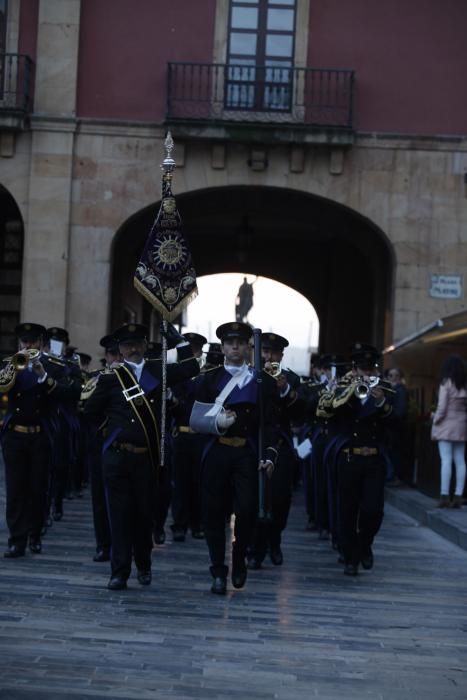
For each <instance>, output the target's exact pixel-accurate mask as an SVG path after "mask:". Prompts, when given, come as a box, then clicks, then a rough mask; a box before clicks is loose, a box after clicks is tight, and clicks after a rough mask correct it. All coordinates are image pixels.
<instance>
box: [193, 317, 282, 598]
mask: <svg viewBox="0 0 467 700" xmlns="http://www.w3.org/2000/svg"><path fill="white" fill-rule="evenodd" d="M216 335H217V337H218V338H219V339H220V341H221V344H222V350H223V352H224V355H225V359H224V365H223V366H219V367H217V368H215V369H212V370H210V371H208V372H206V374H204V376H203V377H202V378H201V379H200V380H199V382H198V383H197V390H196V399H197V402H200V403H201V404H203V403H204V404H206V403H207V404H216V400H217V405H218V406H221V405H224V410H222V411H220V412H218V414H217V415H216V416H214V417H213V416H210V415H208V413H207V414H206V416H203V417H202V418H201V419H199V420H195V418H196V409H197V402H195V404H194V407H193V411H192V415H191V419H190V425H191V427H192V428H194V429H195V430H197V431H199V432H203V433H206V434H209V440H208V441H207V444H206V447H205V450H204V455H203V463H202V471H201V499H202V519H203V524H204V532H205V536H206V541H207V545H208V549H209V554H210V559H211V567H210V572H211V576H212V585H211V592H212V593H215V594H220V595H223V594H225V593H226V590H227V573H228V568H227V566H226V564H225V549H226V534H225V518H226V514H227V513H230V512H231V508H232V504H233V509H234V512H235V529H234V537H235V540H234V542H233V546H232V571H231V577H232V585H233V586H234V588H243V586H244V585H245V582H246V578H247V567H246V553H247V548H248V545H249V544H250V542H251V538H252V534H253V528H254V526H255V522H256V516H257V512H258V467H259V468H260V469H268V470H269V471H270V470H271V469H272V468H273V465H274V462H275V460H276V457H277V449H276V446H277V443H278V439H279V436H278V434H277V431H276V426H275V420H274V417H273V411H274V406H275V404H276V396H277V387H276V383H275V381H274V380H273V379H272V378H271V377H270V376H269V375H268V374H266V373H265V372H263V373H262V374H263V375H264V381H263V404H264V444H265V445H266V450H265V459H264V461H262V460H260V459H259V456H258V454H257V445H256V443H257V437H258V427H259V413H258V386H257V383H256V382H255V381H254V374H253V370H252V369H251V368H249V367H248V364H247V361H248V359H249V355H250V346H249V342H248V341H249V339H250V338H251V336H252V330H251V328H250V326H248V325H247V324H246V323H224V324H222V325H221V326H219V327H218V328H217V330H216ZM201 408H202V406H201Z"/></svg>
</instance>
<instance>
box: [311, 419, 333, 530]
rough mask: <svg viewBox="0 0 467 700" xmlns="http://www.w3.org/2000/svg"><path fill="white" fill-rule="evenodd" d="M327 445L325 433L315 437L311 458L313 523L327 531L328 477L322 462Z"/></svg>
mask: <svg viewBox="0 0 467 700" xmlns="http://www.w3.org/2000/svg"><path fill="white" fill-rule="evenodd" d="M327 443H328V436H327V435H326V434H325V433H320V434H319V435H317V436H316V437H315V439H314V440H313V452H312V456H311V469H312V473H313V496H314V513H315V523H316V526H317V527H318V529H319V530H329V508H328V475H327V469H326V464H325V462H324V452H325V450H326V445H327Z"/></svg>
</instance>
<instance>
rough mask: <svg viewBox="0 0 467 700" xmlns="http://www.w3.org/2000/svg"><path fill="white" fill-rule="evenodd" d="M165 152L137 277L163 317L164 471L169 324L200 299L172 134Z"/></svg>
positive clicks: (138, 284)
mask: <svg viewBox="0 0 467 700" xmlns="http://www.w3.org/2000/svg"><path fill="white" fill-rule="evenodd" d="M164 148H165V158H164V160H163V161H162V164H161V169H162V201H161V205H160V208H159V212H158V214H157V216H156V220H155V221H154V224H153V226H152V228H151V230H150V232H149V236H148V239H147V241H146V245H145V247H144V250H143V254H142V256H141V260H140V261H139V263H138V266H137V268H136V272H135V276H134V285H135V287H136V289H137V290H138V292H140V294H142V295H143V297H144V298H145V299H147V300H148V301H149V303H150V304H151V306H153V307H154V308H155V309H156V311H158V312H159V314H160V315H161V317H162V324H161V326H162V327H161V336H162V404H161V433H160V434H161V439H160V465H161V467H162V466H164V464H165V433H166V411H167V408H166V407H167V324H168V322H169V321H174V320H175V319H176V318H177V316H179V315H180V314H181V313H182V311H183V310H184V309H185V308H186V307H187V306H188V304H189V303H190V302H191V301H193V299H195V297H196V296H197V295H198V288H197V286H196V273H195V270H194V267H193V263H192V260H191V253H190V250H189V248H188V243H187V240H186V238H185V236H184V234H183V231H182V221H181V218H180V214H179V213H178V209H177V203H176V201H175V197H174V196H173V194H172V175H173V171H174V170H175V168H176V163H175V161H174V159H173V158H172V151H173V148H174V142H173V139H172V136H171V134H170V132H168V134H167V138H166V139H165V142H164Z"/></svg>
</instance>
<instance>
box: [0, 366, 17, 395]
mask: <svg viewBox="0 0 467 700" xmlns="http://www.w3.org/2000/svg"><path fill="white" fill-rule="evenodd" d="M16 372H17V370H16V367H15V365H14V364H13V362H8V364H7V365H6V366H5V367H4V368H3V369H0V394H6V393H8V392H9V391H10V389H11V388H12V387H13V384H14V383H15V379H16Z"/></svg>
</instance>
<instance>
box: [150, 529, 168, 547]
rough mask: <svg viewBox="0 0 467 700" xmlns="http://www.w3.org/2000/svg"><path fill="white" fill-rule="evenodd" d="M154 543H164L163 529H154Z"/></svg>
mask: <svg viewBox="0 0 467 700" xmlns="http://www.w3.org/2000/svg"><path fill="white" fill-rule="evenodd" d="M152 536H153V539H154V544H164V542H165V531H164V530H154V532H153V533H152Z"/></svg>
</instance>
